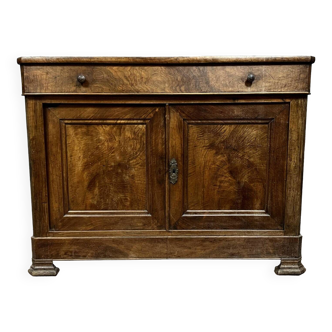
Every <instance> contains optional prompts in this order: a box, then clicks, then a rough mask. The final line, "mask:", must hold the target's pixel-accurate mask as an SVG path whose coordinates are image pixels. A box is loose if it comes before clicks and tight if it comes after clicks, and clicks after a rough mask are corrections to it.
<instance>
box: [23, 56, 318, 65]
mask: <svg viewBox="0 0 332 332" xmlns="http://www.w3.org/2000/svg"><path fill="white" fill-rule="evenodd" d="M314 62H315V57H313V56H266V57H263V56H240V57H239V56H219V57H213V56H211V57H209V56H198V57H47V56H46V57H43V56H40V57H38V56H37V57H20V58H18V59H17V63H18V64H67V63H87V64H126V65H130V64H151V65H152V64H155V65H165V64H178V63H179V64H215V63H221V64H225V63H226V64H233V63H314Z"/></svg>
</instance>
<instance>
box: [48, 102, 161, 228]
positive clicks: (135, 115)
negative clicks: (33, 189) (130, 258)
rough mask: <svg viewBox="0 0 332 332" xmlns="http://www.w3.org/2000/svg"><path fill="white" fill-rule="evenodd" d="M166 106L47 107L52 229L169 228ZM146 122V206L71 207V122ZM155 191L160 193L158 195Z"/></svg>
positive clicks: (141, 123) (105, 123)
mask: <svg viewBox="0 0 332 332" xmlns="http://www.w3.org/2000/svg"><path fill="white" fill-rule="evenodd" d="M164 112H165V110H164V108H163V107H153V106H137V105H136V106H119V105H113V106H110V105H105V104H103V105H94V106H91V105H89V106H88V105H55V106H52V105H48V106H47V107H45V109H44V115H45V137H46V150H47V154H46V155H47V164H48V165H52V166H51V167H48V170H47V174H48V185H49V206H50V212H49V215H50V230H55V231H101V230H140V229H142V230H144V229H147V230H148V229H149V230H154V229H165V198H164V197H165V183H164V181H163V175H162V174H161V173H160V171H159V169H160V168H161V169H163V168H164V167H165V146H164V144H165V137H164V133H165V115H164ZM68 124H69V125H75V124H81V125H82V124H84V125H89V124H92V125H97V124H102V125H107V124H109V125H137V124H139V125H144V126H145V127H146V165H147V169H146V171H147V172H146V183H147V186H146V195H147V207H146V209H145V210H96V211H93V210H86V211H81V210H78V211H75V210H70V207H69V194H68V169H67V167H68V164H67V152H66V125H68ZM153 197H157V198H158V199H155V200H153Z"/></svg>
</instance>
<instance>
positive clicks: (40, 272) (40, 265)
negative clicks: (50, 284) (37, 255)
mask: <svg viewBox="0 0 332 332" xmlns="http://www.w3.org/2000/svg"><path fill="white" fill-rule="evenodd" d="M59 271H60V269H59V268H57V267H56V266H55V265H54V264H53V261H52V260H49V259H32V265H31V267H30V269H29V270H28V272H29V273H30V274H31V275H32V276H33V277H55V276H56V275H57V274H58V273H59Z"/></svg>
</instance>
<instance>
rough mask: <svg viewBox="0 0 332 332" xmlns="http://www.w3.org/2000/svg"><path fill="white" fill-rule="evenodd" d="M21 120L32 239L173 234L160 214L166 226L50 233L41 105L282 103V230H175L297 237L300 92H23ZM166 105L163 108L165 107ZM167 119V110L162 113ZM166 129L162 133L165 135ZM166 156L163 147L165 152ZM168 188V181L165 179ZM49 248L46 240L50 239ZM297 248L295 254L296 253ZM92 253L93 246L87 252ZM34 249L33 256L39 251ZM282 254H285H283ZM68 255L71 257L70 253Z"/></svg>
mask: <svg viewBox="0 0 332 332" xmlns="http://www.w3.org/2000/svg"><path fill="white" fill-rule="evenodd" d="M25 103H26V121H27V133H28V147H29V165H30V181H31V199H32V222H33V238H44V239H45V241H46V239H47V238H50V239H52V238H53V237H56V238H63V239H66V238H77V237H79V238H87V237H90V236H99V237H107V236H112V237H114V236H115V237H127V236H128V234H130V235H131V236H135V237H142V236H143V237H160V236H161V237H167V238H169V237H173V236H175V237H177V236H178V235H179V231H177V230H172V229H171V228H170V221H169V215H167V216H166V222H167V226H166V229H167V230H168V231H167V230H153V231H152V230H151V231H148V232H147V231H146V230H131V231H127V230H103V231H94V232H93V233H91V232H90V231H55V230H52V229H50V227H49V200H48V194H49V188H48V181H47V169H46V140H45V129H44V128H45V126H44V125H45V119H44V108H45V107H48V106H50V105H60V104H63V105H68V104H77V105H87V104H90V105H95V104H110V105H118V104H122V105H141V104H144V105H165V104H166V105H169V106H170V107H171V106H172V105H175V104H204V103H209V104H223V103H236V104H248V103H249V104H251V103H254V104H257V103H260V104H263V105H264V104H271V103H272V104H273V103H288V104H289V107H290V117H289V136H288V160H287V181H286V197H285V200H286V209H285V220H284V229H283V230H195V231H192V230H181V235H182V236H187V237H190V236H192V235H194V236H202V237H204V238H207V237H210V236H232V237H233V238H234V243H235V242H236V241H237V240H236V239H238V238H239V237H241V238H242V237H243V236H260V237H261V236H264V237H267V238H271V237H272V238H274V237H276V236H296V237H298V236H300V219H301V195H302V178H303V158H304V142H305V123H306V107H307V96H306V95H288V96H284V95H282V94H280V95H264V96H258V95H242V96H241V95H239V96H236V97H234V96H218V95H214V96H212V95H210V96H202V95H190V96H186V95H182V96H174V95H173V96H144V95H140V96H139V95H128V96H98V97H97V96H56V95H53V96H52V95H49V96H27V97H26V98H25ZM168 108H169V107H166V109H168ZM166 118H167V119H169V110H167V112H166ZM168 131H169V130H168V129H167V131H166V136H169V133H168ZM166 154H168V150H167V151H166ZM166 186H168V181H166ZM166 204H167V206H169V195H167V196H166ZM50 246H51V243H50ZM300 249H301V247H299V251H298V253H299V255H300V252H301V250H300ZM92 251H93V250H92ZM33 252H34V257H35V258H38V256H39V254H37V253H35V251H34V250H33ZM283 257H287V255H286V254H285V256H283ZM72 258H73V259H74V257H72Z"/></svg>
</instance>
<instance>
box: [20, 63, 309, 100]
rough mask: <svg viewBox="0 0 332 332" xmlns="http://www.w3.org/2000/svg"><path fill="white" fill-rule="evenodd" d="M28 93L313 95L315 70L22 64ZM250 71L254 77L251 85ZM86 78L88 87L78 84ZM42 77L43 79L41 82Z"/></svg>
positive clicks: (299, 67) (303, 67)
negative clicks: (81, 78) (311, 80)
mask: <svg viewBox="0 0 332 332" xmlns="http://www.w3.org/2000/svg"><path fill="white" fill-rule="evenodd" d="M22 70H23V76H24V80H23V93H24V94H30V93H40V94H49V93H66V94H100V93H110V94H122V93H127V94H128V93H129V94H136V93H147V94H149V93H150V94H164V93H165V94H173V93H175V94H182V93H218V94H223V93H267V92H279V93H280V92H284V93H295V92H297V93H298V92H301V93H309V92H310V66H308V65H305V64H291V65H289V64H288V65H287V64H285V65H242V66H241V65H239V66H235V65H233V66H213V65H208V66H189V65H186V66H183V65H177V66H88V65H85V66H81V65H77V66H70V65H67V66H55V65H48V66H23V67H22ZM248 73H253V74H254V75H255V80H254V82H253V83H252V84H247V77H248ZM79 75H84V76H85V78H86V80H85V82H84V83H83V84H81V83H79V82H78V81H77V77H78V76H79ZM41 77H42V78H43V79H40V78H41Z"/></svg>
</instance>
